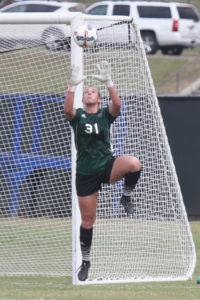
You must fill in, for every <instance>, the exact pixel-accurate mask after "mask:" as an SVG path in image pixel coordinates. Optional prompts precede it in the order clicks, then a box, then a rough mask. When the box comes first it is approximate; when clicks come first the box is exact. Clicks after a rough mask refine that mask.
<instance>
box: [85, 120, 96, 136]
mask: <svg viewBox="0 0 200 300" xmlns="http://www.w3.org/2000/svg"><path fill="white" fill-rule="evenodd" d="M85 127H86V129H85V132H86V133H88V134H91V133H92V132H93V125H91V124H88V123H87V124H85ZM94 131H95V133H96V134H99V128H98V124H97V123H95V124H94Z"/></svg>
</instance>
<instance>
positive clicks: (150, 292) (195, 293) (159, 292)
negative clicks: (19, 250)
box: [0, 221, 200, 300]
mask: <svg viewBox="0 0 200 300" xmlns="http://www.w3.org/2000/svg"><path fill="white" fill-rule="evenodd" d="M190 224H191V229H192V233H193V238H194V241H195V246H196V250H197V265H196V268H195V272H194V275H193V279H192V280H190V281H180V282H147V283H129V284H128V283H126V284H109V285H89V286H73V285H72V283H71V277H67V278H64V277H61V278H59V277H57V278H54V277H51V278H50V277H30V276H24V277H0V300H11V299H12V300H30V299H31V300H33V299H34V300H36V299H38V300H39V299H42V300H86V299H87V300H129V299H130V300H133V299H134V300H137V299H138V300H169V299H171V300H179V299H180V300H198V299H199V295H200V285H198V284H197V283H196V278H197V276H198V275H199V276H200V262H199V261H200V251H199V249H200V235H199V232H200V222H197V221H195V222H191V223H190Z"/></svg>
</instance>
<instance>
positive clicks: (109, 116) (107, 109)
mask: <svg viewBox="0 0 200 300" xmlns="http://www.w3.org/2000/svg"><path fill="white" fill-rule="evenodd" d="M103 111H104V114H105V116H106V118H107V119H108V121H109V122H110V123H113V122H114V121H115V120H116V118H117V117H118V116H119V115H120V114H119V115H118V116H116V117H113V116H112V115H111V114H110V112H109V107H108V106H107V107H104V108H103Z"/></svg>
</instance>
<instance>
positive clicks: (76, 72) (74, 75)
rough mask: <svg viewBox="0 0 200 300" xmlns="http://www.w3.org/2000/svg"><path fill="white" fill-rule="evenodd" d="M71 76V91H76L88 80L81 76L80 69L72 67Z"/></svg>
mask: <svg viewBox="0 0 200 300" xmlns="http://www.w3.org/2000/svg"><path fill="white" fill-rule="evenodd" d="M70 71H71V74H70V79H69V86H70V87H71V91H74V90H75V88H76V86H77V85H79V83H81V82H82V81H84V80H85V79H86V76H84V75H82V74H80V67H79V66H74V65H72V66H71V68H70Z"/></svg>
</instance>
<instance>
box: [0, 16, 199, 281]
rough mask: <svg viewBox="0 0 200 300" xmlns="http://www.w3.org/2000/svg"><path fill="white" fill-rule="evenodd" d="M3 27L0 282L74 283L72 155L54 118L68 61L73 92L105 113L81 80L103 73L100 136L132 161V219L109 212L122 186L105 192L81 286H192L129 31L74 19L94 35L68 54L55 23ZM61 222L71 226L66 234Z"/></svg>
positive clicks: (159, 127) (171, 184)
mask: <svg viewBox="0 0 200 300" xmlns="http://www.w3.org/2000/svg"><path fill="white" fill-rule="evenodd" d="M32 17H33V16H32ZM8 18H9V16H8ZM15 18H16V21H15ZM49 18H50V17H49ZM5 19H6V17H5ZM5 19H4V23H6V21H5ZM27 19H28V18H27ZM1 20H2V19H1ZM10 20H12V21H11V22H13V23H14V22H16V23H18V24H17V25H16V24H12V25H11V24H10V25H7V24H0V38H1V44H0V81H1V89H0V109H1V115H0V119H1V122H0V139H1V148H0V179H1V181H0V228H1V230H0V266H1V268H0V275H1V276H4V275H10V276H13V275H41V276H42V275H47V276H72V273H73V278H74V281H73V282H74V283H75V284H77V283H79V282H78V280H77V278H76V276H77V273H76V270H77V268H78V266H79V265H78V264H79V263H80V254H77V252H78V251H76V245H78V244H79V235H78V233H79V232H78V229H79V225H80V218H79V217H78V212H74V211H73V210H72V206H73V209H76V207H77V205H75V208H74V204H73V205H72V203H75V202H76V201H77V199H76V196H74V199H72V195H75V192H74V188H72V187H73V186H74V184H73V178H72V173H73V172H74V169H75V164H74V162H73V159H72V154H73V155H74V150H71V145H72V144H73V141H72V139H71V131H70V126H69V123H68V121H67V120H66V118H65V114H64V109H63V103H64V99H65V95H66V91H67V86H68V81H69V75H70V65H71V61H72V56H73V62H75V64H78V65H80V66H81V67H82V68H83V71H84V74H85V75H86V76H87V80H86V81H85V82H84V86H88V85H92V86H94V85H95V86H97V87H98V88H99V89H100V93H101V96H102V98H103V104H102V105H105V106H106V105H108V103H109V101H110V100H109V96H108V91H107V89H106V88H105V87H104V86H103V85H102V84H100V83H98V82H96V81H94V79H92V78H91V75H92V74H95V73H96V71H97V69H96V64H97V63H99V62H100V61H102V60H107V61H108V62H109V63H110V64H111V67H112V78H113V81H114V84H115V87H116V88H117V90H118V93H119V95H120V97H121V101H122V111H121V115H120V116H119V117H118V118H117V120H116V121H115V122H114V125H113V128H112V133H111V141H112V146H113V151H114V154H115V155H116V156H120V155H134V156H136V157H138V158H139V159H140V161H141V163H142V174H141V178H140V180H139V182H138V185H137V187H136V189H135V190H134V192H133V194H132V202H133V203H134V206H135V213H134V214H133V215H127V214H125V212H124V210H123V208H122V206H121V205H120V203H119V199H120V197H121V193H122V186H123V180H121V181H120V182H119V183H116V184H112V185H104V186H103V188H102V190H101V192H100V194H99V201H98V209H97V220H96V223H95V225H94V233H93V244H92V250H91V268H90V271H89V278H88V280H87V281H86V283H87V284H89V283H109V282H130V281H158V280H186V279H189V278H191V276H192V273H193V271H194V266H195V248H194V244H193V239H192V235H191V231H190V227H189V223H188V219H187V214H186V211H185V207H184V203H183V199H182V195H181V191H180V187H179V183H178V180H177V175H176V171H175V167H174V164H173V160H172V156H171V152H170V149H169V145H168V141H167V137H166V133H165V129H164V126H163V121H162V118H161V114H160V109H159V105H158V101H157V98H156V94H155V90H154V86H153V82H152V79H151V75H150V71H149V67H148V62H147V58H146V55H145V51H144V47H143V44H142V41H141V38H140V35H139V33H138V30H137V28H136V27H135V25H134V24H133V22H132V20H130V19H129V18H123V17H119V18H115V19H114V18H113V19H106V18H104V19H103V18H99V19H98V18H96V20H95V19H94V18H92V17H89V16H84V17H83V16H82V21H81V22H90V23H91V24H93V25H94V26H95V27H96V28H97V29H98V37H99V38H98V41H97V44H96V45H95V46H94V47H93V48H88V49H86V50H84V51H82V50H81V48H79V47H78V46H76V45H75V43H74V42H72V45H71V44H70V36H69V34H70V33H69V32H70V26H67V25H65V24H64V23H66V22H67V21H63V24H56V23H59V22H60V23H62V22H61V21H60V17H59V18H58V21H57V22H56V20H55V17H54V20H50V19H49V20H48V21H49V24H42V22H43V21H42V20H45V18H40V19H39V21H37V22H36V21H35V20H34V19H33V22H32V21H31V19H30V17H29V20H28V22H29V24H20V23H19V21H17V17H16V15H15V14H12V16H11V18H10ZM31 22H32V23H39V22H41V24H40V23H39V24H40V25H38V24H31ZM76 22H77V21H76ZM8 23H9V19H8ZM23 23H25V21H24V22H23ZM46 23H47V22H46ZM22 28H23V32H24V36H21V35H20V34H21V32H22ZM26 30H27V31H28V33H29V34H28V36H26V35H25V32H26ZM3 34H4V35H5V37H4V38H3V37H2V35H3ZM77 53H79V55H76V54H77ZM83 88H84V87H83ZM80 100H81V99H80ZM80 105H81V104H80ZM72 149H73V148H72ZM72 152H73V153H72ZM72 215H73V216H77V217H74V219H73V220H74V221H73V226H72ZM72 228H73V235H72ZM76 228H78V229H76ZM72 240H73V244H74V245H75V246H73V247H72ZM72 260H73V264H72Z"/></svg>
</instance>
